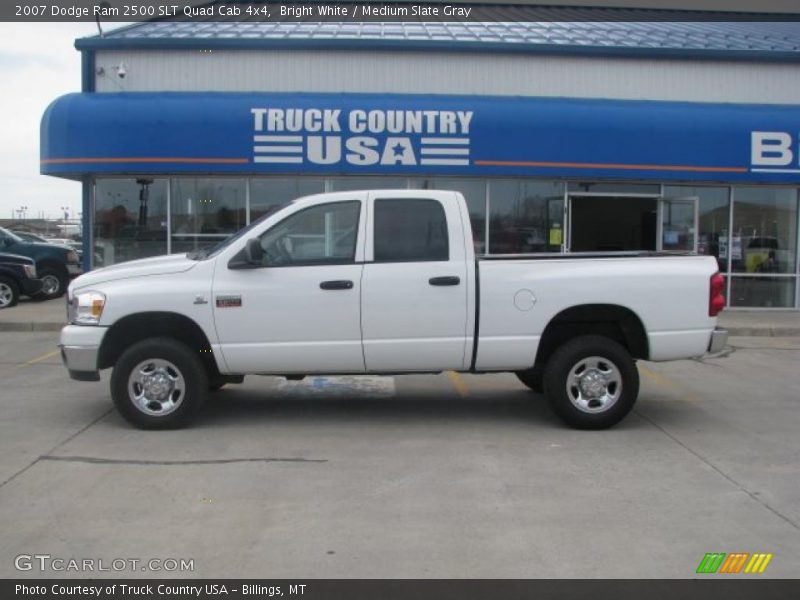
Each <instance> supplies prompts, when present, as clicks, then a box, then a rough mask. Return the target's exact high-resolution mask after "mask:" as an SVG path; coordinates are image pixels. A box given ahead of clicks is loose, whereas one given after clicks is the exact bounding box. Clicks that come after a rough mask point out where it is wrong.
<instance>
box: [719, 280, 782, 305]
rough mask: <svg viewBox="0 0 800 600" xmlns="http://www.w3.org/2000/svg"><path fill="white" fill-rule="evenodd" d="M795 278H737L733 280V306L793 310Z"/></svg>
mask: <svg viewBox="0 0 800 600" xmlns="http://www.w3.org/2000/svg"><path fill="white" fill-rule="evenodd" d="M794 291H795V278H794V277H736V276H735V275H734V276H733V279H731V297H730V300H729V304H730V305H731V306H755V307H764V308H791V307H793V306H794Z"/></svg>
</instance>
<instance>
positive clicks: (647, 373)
mask: <svg viewBox="0 0 800 600" xmlns="http://www.w3.org/2000/svg"><path fill="white" fill-rule="evenodd" d="M638 367H639V372H640V373H641V374H642V375H644V377H645V379H648V380H650V381H651V382H653V383H654V384H656V385H660V386H661V387H666V388H670V389H673V390H675V391H676V392H677V393H678V394H680V396H681V398H680V399H681V400H686V401H688V402H694V401H696V400H697V396H695V395H693V394H691V393H689V392H688V391H687V390H686V389H685V388H684V387H683V386H682V385H680V384H679V383H676V382H675V381H673V380H672V379H670V378H669V377H667V376H666V375H663V374H661V373H658V372H657V371H653V370H652V369H648V368H647V367H645V366H644V365H642V364H639V365H638Z"/></svg>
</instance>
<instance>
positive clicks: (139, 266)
mask: <svg viewBox="0 0 800 600" xmlns="http://www.w3.org/2000/svg"><path fill="white" fill-rule="evenodd" d="M195 265H197V261H196V260H190V259H188V258H186V254H168V255H166V256H156V257H153V258H142V259H139V260H131V261H128V262H122V263H119V264H116V265H111V266H110V267H103V268H101V269H95V270H94V271H90V272H89V273H86V274H84V275H81V276H80V277H78V278H77V279H75V280H74V281H73V282H72V284H71V285H70V288H71V289H73V290H74V289H80V288H85V287H89V286H94V285H98V284H101V283H106V282H108V281H116V280H118V279H130V278H131V277H146V276H148V275H168V274H170V273H183V272H184V271H188V270H189V269H191V268H192V267H194V266H195Z"/></svg>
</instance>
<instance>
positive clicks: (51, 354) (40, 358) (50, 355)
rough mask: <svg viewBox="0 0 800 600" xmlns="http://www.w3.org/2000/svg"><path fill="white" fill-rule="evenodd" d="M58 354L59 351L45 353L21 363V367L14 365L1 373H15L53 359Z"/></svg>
mask: <svg viewBox="0 0 800 600" xmlns="http://www.w3.org/2000/svg"><path fill="white" fill-rule="evenodd" d="M60 352H61V350H52V351H50V352H46V353H45V354H42V355H40V356H37V357H35V358H32V359H30V360H29V361H26V362H24V363H22V364H21V365H14V366H13V367H9V368H7V369H4V370H3V371H4V372H6V373H9V372H11V371H16V370H18V369H24V368H25V367H30V366H31V365H35V364H37V363H40V362H42V361H45V360H47V359H48V358H53V357H54V356H57V355H58V354H59V353H60Z"/></svg>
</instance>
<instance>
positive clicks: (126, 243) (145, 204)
mask: <svg viewBox="0 0 800 600" xmlns="http://www.w3.org/2000/svg"><path fill="white" fill-rule="evenodd" d="M166 253H167V180H166V179H152V178H147V177H141V178H138V179H98V180H97V181H96V184H95V204H94V252H93V257H92V259H93V264H94V267H103V266H108V265H113V264H114V263H119V262H123V261H126V260H133V259H136V258H145V257H147V256H158V255H159V254H166Z"/></svg>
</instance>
